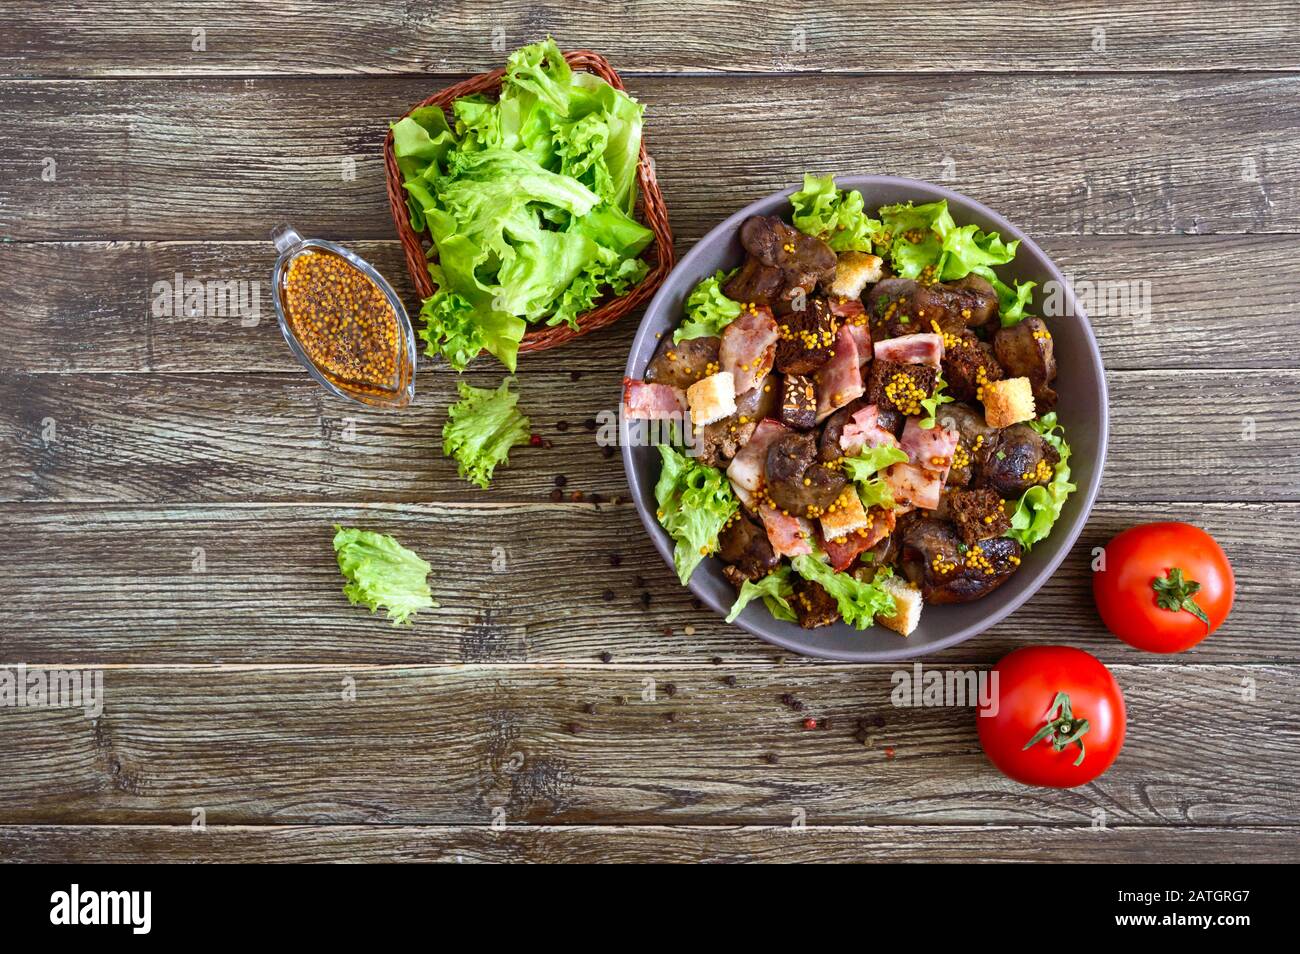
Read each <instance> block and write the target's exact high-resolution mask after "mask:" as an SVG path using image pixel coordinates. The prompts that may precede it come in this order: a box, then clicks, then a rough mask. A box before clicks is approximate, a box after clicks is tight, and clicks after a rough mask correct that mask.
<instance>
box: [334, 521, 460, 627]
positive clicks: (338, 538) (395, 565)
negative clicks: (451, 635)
mask: <svg viewBox="0 0 1300 954" xmlns="http://www.w3.org/2000/svg"><path fill="white" fill-rule="evenodd" d="M334 553H335V555H336V556H337V558H338V562H339V571H340V572H341V573H342V574H343V576H344V577H345V578H346V579H347V581H348V582H347V584H346V585H345V586H344V587H343V595H344V596H346V597H347V598H348V602H350V603H351V604H352V605H353V606H356V605H357V604H361V605H364V606H366V607H368V608H369V609H370V612H372V613H373V612H375V611H376V610H378V609H379V608H380V607H381V606H382V607H383V608H384V609H386V610H387V611H388V618H389V619H391V620H392V621H393V625H394V626H398V625H401V624H403V623H406V622H407V621H408V620H409V619H410V618H411V616H412V615H414V614H415V613H417V612H419V611H420V610H422V609H429V608H431V607H434V606H437V605H438V604H437V603H435V602H434V600H433V594H432V593H431V592H430V591H429V583H428V581H427V579H426V577H428V575H429V571H430V570H432V569H433V567H431V566H429V564H428V563H426V562H425V561H424V560H421V559H420V557H419V556H418V555H417V554H415V553H413V552H412V551H410V550H408V549H406V547H404V546H402V545H401V544H400V543H398V542H397V541H396V540H394V539H393V538H392V537H390V536H388V535H387V534H384V533H372V532H371V531H369V530H357V529H355V528H346V529H345V528H344V527H340V526H339V525H338V524H335V525H334Z"/></svg>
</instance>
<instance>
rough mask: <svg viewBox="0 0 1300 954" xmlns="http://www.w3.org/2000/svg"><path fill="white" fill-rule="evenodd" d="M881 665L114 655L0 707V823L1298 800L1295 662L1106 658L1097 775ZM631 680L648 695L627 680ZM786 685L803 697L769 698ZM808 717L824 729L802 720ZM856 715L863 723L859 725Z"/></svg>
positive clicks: (1285, 819) (1030, 814) (828, 820)
mask: <svg viewBox="0 0 1300 954" xmlns="http://www.w3.org/2000/svg"><path fill="white" fill-rule="evenodd" d="M893 671H895V670H894V667H890V666H830V665H827V666H804V667H781V666H772V667H746V668H733V667H728V666H725V665H721V666H710V665H703V666H682V665H663V666H633V667H617V666H603V665H601V664H599V663H597V664H595V665H594V666H589V667H575V666H566V667H546V666H524V667H519V666H515V667H500V666H458V667H444V668H409V669H402V668H379V669H372V668H365V667H331V668H319V667H304V668H295V669H263V668H214V669H207V668H204V669H194V668H156V669H154V668H150V669H145V668H130V669H110V670H108V671H107V672H105V673H104V683H103V685H104V708H103V711H102V713H101V714H100V715H99V717H98V718H97V719H88V718H86V716H85V715H84V714H83V712H82V711H81V710H80V709H52V708H30V707H26V708H4V709H0V823H10V824H38V823H72V822H75V823H79V824H96V823H152V824H185V825H188V824H189V823H190V821H191V820H192V811H193V809H195V808H203V809H204V810H205V812H206V820H207V823H208V824H209V825H221V824H252V823H278V824H320V823H354V824H359V823H375V822H384V823H402V824H471V825H488V824H490V823H491V822H492V821H493V820H494V818H500V819H504V820H505V821H506V822H508V823H511V824H518V823H526V824H591V823H602V824H683V823H686V824H746V825H748V824H758V825H783V824H789V823H790V822H791V821H792V820H793V819H795V818H796V817H802V818H803V819H804V820H806V821H807V823H808V824H882V823H900V824H978V823H987V824H1010V825H1034V824H1067V825H1079V826H1087V825H1090V824H1092V823H1093V820H1094V818H1097V819H1100V820H1103V821H1104V822H1105V823H1106V824H1107V825H1117V826H1118V825H1126V824H1145V825H1176V824H1184V825H1185V824H1192V825H1208V826H1221V825H1263V826H1271V825H1277V824H1288V823H1292V822H1294V821H1295V819H1296V818H1297V817H1300V777H1297V775H1296V773H1295V772H1294V771H1292V769H1291V766H1292V765H1293V764H1294V759H1295V757H1296V756H1297V754H1300V751H1298V750H1300V731H1297V728H1296V726H1295V720H1294V718H1293V717H1292V714H1291V711H1290V706H1291V703H1292V702H1293V701H1294V699H1295V697H1296V693H1297V691H1300V667H1288V666H1282V667H1275V666H1199V665H1171V666H1166V665H1149V666H1115V667H1112V671H1113V672H1114V673H1115V675H1116V678H1117V679H1118V680H1119V682H1120V685H1121V686H1122V687H1123V689H1124V692H1125V699H1126V703H1127V708H1128V713H1129V723H1130V724H1129V732H1128V736H1127V739H1126V743H1125V747H1124V751H1123V752H1122V753H1121V755H1120V757H1119V759H1118V761H1117V762H1116V764H1115V765H1114V766H1113V767H1112V768H1111V770H1110V771H1108V772H1107V773H1106V774H1105V775H1103V776H1102V777H1101V778H1100V779H1098V780H1097V781H1095V782H1093V783H1090V784H1088V785H1086V786H1082V787H1080V788H1078V789H1073V790H1066V791H1059V790H1039V789H1029V788H1026V787H1024V786H1021V785H1019V784H1017V783H1013V782H1011V781H1009V780H1007V779H1005V778H1003V777H1002V776H1000V775H999V774H998V773H997V772H996V771H995V770H994V769H993V768H992V766H991V765H990V764H989V763H988V762H987V760H986V759H985V757H984V755H983V754H982V753H981V751H980V749H979V744H978V741H977V737H976V728H975V719H976V716H975V714H974V711H973V710H972V709H970V708H965V707H956V706H951V707H943V708H927V709H918V708H897V707H894V706H893V705H891V703H890V693H891V672H893ZM904 672H910V669H909V668H904ZM728 675H730V676H734V677H735V678H734V680H725V679H724V677H726V676H728ZM646 680H653V685H654V688H655V692H654V701H643V695H642V694H643V692H645V691H646V690H647V687H648V686H649V685H650V683H647V681H646ZM731 681H734V685H731V684H729V682H731ZM670 684H671V686H672V687H673V689H672V690H671V691H670V690H669V685H670ZM352 691H354V692H355V699H350V698H349V693H350V692H352ZM786 693H790V694H793V695H794V696H795V697H796V698H797V699H799V700H801V701H802V702H803V704H804V708H803V710H802V711H799V712H795V711H792V710H791V709H790V708H789V707H788V706H787V705H785V704H783V703H782V701H781V697H782V695H783V694H786ZM620 697H621V698H622V699H624V700H625V701H624V704H622V705H620V704H618V702H617V699H618V698H620ZM1247 700H1249V701H1247ZM587 706H594V707H595V708H594V712H589V711H587V709H586V707H587ZM810 717H811V718H817V719H829V720H830V722H829V727H827V728H817V729H811V730H809V729H804V728H803V722H804V720H805V719H806V718H810ZM859 720H867V725H868V726H869V729H868V731H869V735H867V737H866V738H865V741H858V740H857V739H856V738H855V731H856V730H855V726H856V724H857V723H858V722H859ZM1171 732H1172V733H1173V735H1174V738H1173V740H1172V741H1171ZM771 758H775V760H776V763H775V764H772V763H771ZM1229 766H1230V767H1231V769H1230V775H1229V776H1228V777H1229V778H1230V780H1231V781H1230V783H1229V784H1225V783H1224V778H1225V772H1227V771H1228V767H1229Z"/></svg>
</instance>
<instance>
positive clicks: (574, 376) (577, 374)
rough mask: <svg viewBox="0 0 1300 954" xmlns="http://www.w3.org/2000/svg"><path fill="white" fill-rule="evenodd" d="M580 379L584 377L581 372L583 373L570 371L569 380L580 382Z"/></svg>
mask: <svg viewBox="0 0 1300 954" xmlns="http://www.w3.org/2000/svg"><path fill="white" fill-rule="evenodd" d="M580 377H582V372H581V371H570V372H569V380H570V381H576V380H578V378H580Z"/></svg>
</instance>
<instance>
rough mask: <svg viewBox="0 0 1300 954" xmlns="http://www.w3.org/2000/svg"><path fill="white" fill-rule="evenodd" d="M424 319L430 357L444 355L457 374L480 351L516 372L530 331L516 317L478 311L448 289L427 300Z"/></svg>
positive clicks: (423, 335) (422, 331)
mask: <svg viewBox="0 0 1300 954" xmlns="http://www.w3.org/2000/svg"><path fill="white" fill-rule="evenodd" d="M436 268H437V266H431V269H430V270H431V271H432V270H434V269H436ZM435 281H436V279H435ZM420 317H421V318H423V319H424V326H423V327H422V328H421V329H420V337H421V338H423V339H424V340H425V342H426V343H427V344H428V353H429V354H430V355H432V354H441V355H442V356H443V357H444V358H445V359H446V360H447V364H449V365H450V366H451V367H452V368H454V369H455V370H457V371H464V370H465V368H466V367H467V366H468V365H469V363H470V362H471V361H473V360H474V358H476V357H477V356H478V353H479V352H480V351H487V352H488V353H489V354H492V355H495V356H496V358H497V360H499V361H500V362H501V363H502V364H504V365H505V366H506V367H507V368H509V369H510V370H511V371H513V370H514V369H515V361H516V358H517V355H518V352H519V342H520V341H521V340H522V339H523V337H524V331H525V330H526V329H527V327H528V326H527V324H525V322H524V320H523V319H522V318H516V317H515V316H513V315H507V314H505V313H503V312H499V311H492V310H487V311H478V310H477V309H475V308H474V306H473V305H471V304H470V303H469V301H468V300H467V299H466V298H465V297H464V296H463V295H460V294H458V293H457V292H453V291H448V290H447V289H446V288H439V289H438V291H436V292H435V293H434V294H433V296H432V297H430V298H426V299H425V300H424V304H423V305H422V306H421V308H420Z"/></svg>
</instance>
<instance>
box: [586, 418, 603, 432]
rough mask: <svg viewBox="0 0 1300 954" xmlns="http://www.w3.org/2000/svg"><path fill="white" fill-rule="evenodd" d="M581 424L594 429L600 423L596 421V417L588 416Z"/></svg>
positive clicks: (591, 429) (590, 429) (588, 428)
mask: <svg viewBox="0 0 1300 954" xmlns="http://www.w3.org/2000/svg"><path fill="white" fill-rule="evenodd" d="M582 426H583V427H585V428H586V429H587V430H589V431H594V430H595V429H596V428H597V427H599V426H600V425H599V424H597V423H596V419H595V418H594V417H589V418H587V419H586V420H585V421H583V422H582Z"/></svg>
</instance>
